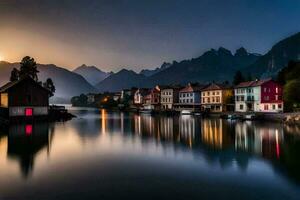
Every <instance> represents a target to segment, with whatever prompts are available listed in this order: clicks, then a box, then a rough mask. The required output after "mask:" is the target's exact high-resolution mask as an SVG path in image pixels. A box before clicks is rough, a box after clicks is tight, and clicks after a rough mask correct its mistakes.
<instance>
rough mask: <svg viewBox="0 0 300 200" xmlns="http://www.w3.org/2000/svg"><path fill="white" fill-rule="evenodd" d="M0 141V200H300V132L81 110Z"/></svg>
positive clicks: (7, 133) (14, 130) (13, 131)
mask: <svg viewBox="0 0 300 200" xmlns="http://www.w3.org/2000/svg"><path fill="white" fill-rule="evenodd" d="M73 112H74V113H75V114H76V115H77V116H78V118H76V119H74V120H72V121H69V122H65V123H54V124H46V123H42V124H41V123H40V124H27V125H26V124H25V125H15V126H11V127H9V130H3V131H1V136H0V199H96V198H97V199H121V198H122V199H163V198H164V199H171V198H172V199H185V200H186V199H264V200H265V199H300V129H299V128H297V127H290V126H284V125H281V124H276V123H257V122H255V123H254V122H232V121H227V120H221V119H214V118H212V119H201V118H199V117H194V116H175V117H166V116H150V115H137V114H128V113H117V112H114V113H113V112H106V111H104V110H102V111H94V110H86V111H81V110H74V111H73Z"/></svg>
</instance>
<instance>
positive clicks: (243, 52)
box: [234, 47, 249, 56]
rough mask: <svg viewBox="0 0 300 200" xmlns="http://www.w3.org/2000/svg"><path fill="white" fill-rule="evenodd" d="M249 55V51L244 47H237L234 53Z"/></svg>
mask: <svg viewBox="0 0 300 200" xmlns="http://www.w3.org/2000/svg"><path fill="white" fill-rule="evenodd" d="M248 55H249V53H248V51H247V50H246V49H245V48H244V47H241V48H239V49H237V50H236V51H235V54H234V56H248Z"/></svg>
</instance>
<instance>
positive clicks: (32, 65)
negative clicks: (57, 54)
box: [19, 56, 39, 81]
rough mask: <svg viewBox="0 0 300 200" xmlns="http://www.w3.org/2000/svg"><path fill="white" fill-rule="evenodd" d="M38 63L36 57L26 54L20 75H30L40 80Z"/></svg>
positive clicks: (21, 64)
mask: <svg viewBox="0 0 300 200" xmlns="http://www.w3.org/2000/svg"><path fill="white" fill-rule="evenodd" d="M37 73H39V71H38V70H37V64H36V62H35V60H34V58H31V57H29V56H25V57H24V58H23V59H22V61H21V63H20V73H19V74H20V77H24V76H30V77H31V78H32V79H33V80H35V81H38V76H37Z"/></svg>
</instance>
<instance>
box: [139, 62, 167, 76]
mask: <svg viewBox="0 0 300 200" xmlns="http://www.w3.org/2000/svg"><path fill="white" fill-rule="evenodd" d="M170 66H171V63H166V62H164V63H163V64H162V65H161V66H160V67H157V68H156V69H153V70H151V69H143V70H141V72H140V74H143V75H145V76H147V77H149V76H152V75H154V74H156V73H158V72H161V71H163V70H165V69H167V68H168V67H170Z"/></svg>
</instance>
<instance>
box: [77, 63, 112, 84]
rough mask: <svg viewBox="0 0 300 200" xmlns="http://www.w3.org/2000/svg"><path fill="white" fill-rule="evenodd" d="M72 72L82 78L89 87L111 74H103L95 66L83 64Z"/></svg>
mask: <svg viewBox="0 0 300 200" xmlns="http://www.w3.org/2000/svg"><path fill="white" fill-rule="evenodd" d="M73 72H75V73H76V74H79V75H81V76H83V77H84V78H85V80H87V81H88V82H89V83H90V84H91V85H95V84H97V83H99V82H100V81H102V80H104V79H105V78H107V77H108V76H109V75H110V74H111V73H106V72H103V71H101V70H100V69H98V68H97V67H95V66H86V65H85V64H83V65H81V66H79V67H77V68H76V69H75V70H73Z"/></svg>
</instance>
